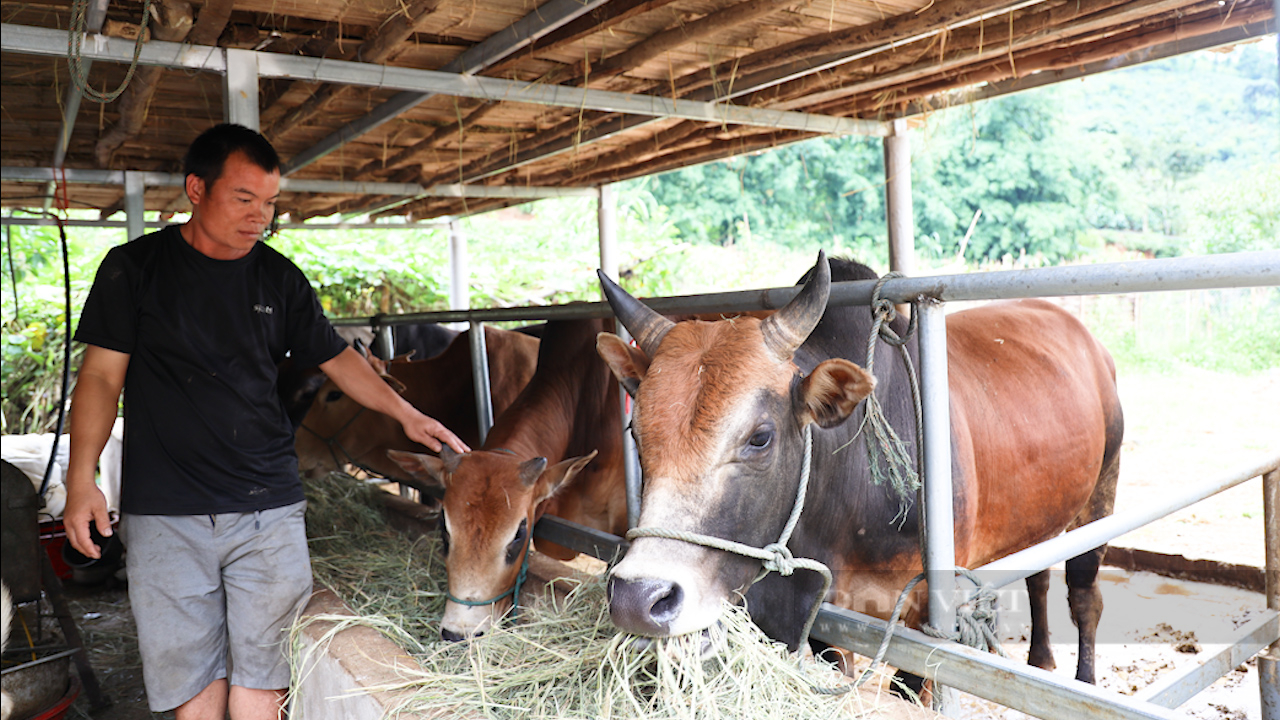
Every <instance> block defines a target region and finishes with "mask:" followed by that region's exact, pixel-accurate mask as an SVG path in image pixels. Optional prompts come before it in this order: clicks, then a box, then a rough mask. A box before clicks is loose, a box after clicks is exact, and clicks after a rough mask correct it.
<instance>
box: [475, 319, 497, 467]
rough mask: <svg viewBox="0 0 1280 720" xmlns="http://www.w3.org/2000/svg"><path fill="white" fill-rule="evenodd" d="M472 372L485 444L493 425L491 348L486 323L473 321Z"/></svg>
mask: <svg viewBox="0 0 1280 720" xmlns="http://www.w3.org/2000/svg"><path fill="white" fill-rule="evenodd" d="M470 341H471V372H472V376H473V377H474V378H475V390H476V419H477V420H478V421H479V423H480V443H481V444H482V445H483V444H484V440H485V438H487V437H488V436H489V428H491V427H493V395H492V394H490V391H489V350H488V348H487V346H486V345H487V344H486V343H485V337H484V323H482V322H480V321H479V320H472V321H471V332H470Z"/></svg>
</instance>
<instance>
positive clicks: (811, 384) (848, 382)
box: [800, 358, 876, 428]
mask: <svg viewBox="0 0 1280 720" xmlns="http://www.w3.org/2000/svg"><path fill="white" fill-rule="evenodd" d="M875 389H876V378H875V376H874V375H872V374H871V373H869V372H867V371H866V370H863V369H862V368H860V367H858V366H857V365H855V364H853V363H852V362H849V361H848V360H845V359H843V358H836V359H832V360H826V361H824V362H822V363H821V364H819V365H818V367H816V368H814V369H813V372H812V373H810V374H809V377H807V378H805V379H804V382H803V383H802V384H801V386H800V395H801V402H802V407H801V410H800V412H801V417H800V424H801V425H802V426H803V425H804V424H805V423H807V422H814V423H817V424H818V426H819V427H824V428H829V427H834V426H836V425H839V424H840V423H842V422H844V421H845V420H846V419H847V418H848V417H849V415H851V414H852V413H853V409H854V408H855V407H857V406H858V403H860V402H862V400H863V399H864V398H865V397H867V396H868V395H870V394H871V393H872V392H873V391H874V390H875Z"/></svg>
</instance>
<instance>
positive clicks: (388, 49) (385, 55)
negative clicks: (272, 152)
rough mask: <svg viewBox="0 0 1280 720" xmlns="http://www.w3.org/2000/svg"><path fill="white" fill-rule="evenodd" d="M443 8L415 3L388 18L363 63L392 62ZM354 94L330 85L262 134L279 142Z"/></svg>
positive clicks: (433, 1)
mask: <svg viewBox="0 0 1280 720" xmlns="http://www.w3.org/2000/svg"><path fill="white" fill-rule="evenodd" d="M439 7H440V0H414V2H413V4H412V5H410V6H408V7H405V8H401V9H399V10H397V11H396V12H394V13H392V15H391V16H390V17H388V18H386V19H385V20H384V21H383V22H382V24H381V25H379V26H378V27H377V28H376V29H375V30H374V31H373V33H372V34H371V35H370V36H369V37H367V38H365V41H364V42H363V43H361V44H360V49H359V50H357V51H356V57H357V58H360V60H361V62H367V63H373V64H375V65H377V64H381V63H384V62H386V61H387V60H389V59H390V58H391V57H392V55H394V54H395V52H396V51H397V50H399V49H400V46H401V45H402V44H403V43H404V42H405V41H406V40H408V39H409V38H410V37H411V36H412V35H413V33H415V32H416V31H417V30H418V28H419V27H420V26H421V24H422V23H423V22H424V21H426V19H427V18H428V17H430V16H431V15H432V14H433V13H434V12H435V11H436V10H437V9H439ZM351 91H352V88H351V86H349V85H327V86H325V87H322V88H320V89H319V90H318V91H316V93H315V94H313V95H312V96H311V97H310V98H308V99H307V101H306V102H304V103H302V104H301V105H299V106H298V107H296V108H294V109H293V110H292V111H291V112H289V113H287V114H286V115H285V116H284V117H282V118H280V120H279V121H277V122H276V123H275V124H274V125H272V126H271V127H270V128H267V129H266V130H264V132H263V134H264V135H266V136H267V137H269V138H271V139H272V140H279V139H280V138H281V137H283V136H285V135H287V134H289V133H290V132H292V131H293V130H295V129H297V128H299V127H301V126H303V125H305V124H307V122H308V121H310V120H311V118H313V117H315V116H316V115H317V114H319V113H321V112H323V111H324V110H325V108H327V107H329V105H330V104H332V103H333V102H334V101H335V100H337V99H338V98H340V97H342V96H343V95H345V94H347V93H349V92H351Z"/></svg>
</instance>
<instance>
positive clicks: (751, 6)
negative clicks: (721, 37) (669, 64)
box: [357, 0, 808, 177]
mask: <svg viewBox="0 0 1280 720" xmlns="http://www.w3.org/2000/svg"><path fill="white" fill-rule="evenodd" d="M807 1H808V0H803V2H802V3H801V4H807ZM786 7H787V6H786V5H779V4H778V3H777V2H776V0H746V2H740V3H737V4H735V5H731V6H729V7H727V8H724V9H722V10H719V11H717V12H713V13H709V14H707V15H704V16H703V17H701V18H698V19H697V20H694V21H693V22H689V23H684V24H681V25H678V26H677V27H674V28H671V29H669V30H664V31H662V32H659V33H657V34H655V35H653V36H651V37H649V38H648V39H646V40H644V41H643V42H640V43H638V44H636V45H634V46H632V47H631V48H630V49H628V50H624V51H623V52H621V53H618V54H616V55H613V56H611V57H609V58H608V59H606V60H602V61H600V62H598V63H597V64H595V65H591V63H590V61H589V60H584V61H583V62H581V63H579V64H578V65H577V66H576V67H575V68H574V69H573V70H572V71H571V74H570V75H569V76H568V77H566V78H563V79H560V80H559V82H562V83H577V81H580V80H581V81H590V82H591V83H594V82H596V81H599V80H602V79H605V78H609V77H613V76H615V75H618V74H620V73H622V72H624V71H626V70H629V69H631V68H633V67H635V66H637V65H639V64H641V63H643V62H646V61H648V60H650V59H652V58H655V57H657V56H659V55H661V54H662V53H664V52H669V51H671V50H674V49H676V48H678V47H680V46H681V45H686V44H688V43H692V42H697V41H699V40H702V39H703V38H705V37H707V36H708V35H710V34H712V33H714V32H720V31H722V30H724V29H725V28H726V27H732V26H735V25H740V24H743V23H747V22H751V21H754V20H758V19H760V18H761V17H764V16H765V15H769V14H770V13H775V12H780V11H782V10H784V9H786ZM546 80H548V78H546V77H544V78H541V79H540V82H541V81H546ZM493 107H494V106H486V107H484V108H481V109H479V110H477V111H475V113H474V116H472V117H467V118H465V119H464V120H463V121H462V122H461V123H459V124H460V125H461V127H463V128H465V127H467V126H468V125H469V124H471V123H472V122H475V121H477V120H478V119H479V118H481V117H484V116H485V115H487V114H488V113H489V112H490V111H491V110H492V109H493ZM457 133H458V127H457V126H450V127H448V128H441V129H440V130H437V131H436V132H434V133H432V134H431V135H430V136H428V137H426V138H424V139H422V140H420V141H418V142H417V143H414V144H413V145H411V146H409V147H407V148H405V149H403V150H401V151H400V152H398V153H396V154H395V155H393V156H391V157H390V158H388V159H387V160H386V161H385V162H383V161H373V162H370V163H367V164H365V166H364V167H362V168H360V170H359V171H357V177H359V176H361V175H363V174H366V173H373V172H377V171H380V170H387V169H390V168H396V167H400V166H403V165H406V164H409V163H412V162H414V160H415V158H417V157H419V156H420V155H421V154H423V153H427V152H430V151H432V150H433V149H434V148H435V146H436V145H438V144H439V143H441V142H444V141H446V140H448V139H449V138H451V137H453V136H454V135H456V134H457Z"/></svg>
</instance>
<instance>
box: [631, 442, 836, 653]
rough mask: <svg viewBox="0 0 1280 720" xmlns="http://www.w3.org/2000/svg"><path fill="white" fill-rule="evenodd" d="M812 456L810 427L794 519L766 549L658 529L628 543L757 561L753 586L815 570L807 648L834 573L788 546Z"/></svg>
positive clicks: (804, 634) (804, 633)
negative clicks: (818, 581) (644, 541)
mask: <svg viewBox="0 0 1280 720" xmlns="http://www.w3.org/2000/svg"><path fill="white" fill-rule="evenodd" d="M812 457H813V426H812V425H806V426H805V428H804V461H803V463H802V464H801V466H800V487H799V488H798V489H797V490H796V501H795V503H794V504H793V505H792V506H791V516H790V517H789V518H787V524H786V525H785V526H784V527H783V528H782V533H781V534H780V535H779V536H778V541H777V542H776V543H770V544H768V545H766V546H764V547H763V548H756V547H752V546H750V545H746V544H743V543H740V542H736V541H733V540H725V539H724V538H718V537H712V536H711V535H702V534H700V533H694V532H686V531H684V530H667V529H666V528H657V527H639V528H632V529H631V530H628V531H627V540H635V539H636V538H639V537H659V538H666V539H668V540H680V541H683V542H687V543H692V544H694V545H702V546H703V547H709V548H711V549H713V550H722V551H724V552H729V553H734V554H735V555H742V556H744V557H750V558H755V559H757V560H759V561H760V572H759V573H758V574H757V575H756V577H755V579H754V580H752V581H751V585H754V584H756V583H758V582H760V580H762V579H763V578H764V576H765V575H768V574H769V573H770V572H776V573H778V574H779V575H782V576H784V577H785V576H787V575H790V574H791V573H793V572H795V571H796V569H801V570H812V571H813V572H816V573H818V574H819V575H821V576H822V590H821V592H819V593H818V596H817V598H815V599H814V601H813V607H812V608H810V610H809V617H808V619H807V620H806V621H805V624H804V628H803V629H802V630H801V632H800V644H799V645H798V647H804V645H805V643H807V642H808V640H809V631H810V630H812V629H813V623H814V621H815V620H817V619H818V610H820V609H821V608H822V600H823V598H825V597H826V596H827V591H828V590H830V589H831V570H830V569H828V568H827V566H826V565H823V564H822V563H820V562H818V561H817V560H811V559H809V558H798V557H795V556H793V555H792V554H791V549H790V548H788V547H787V542H788V541H790V540H791V533H792V531H794V530H795V529H796V523H798V522H799V521H800V511H801V510H803V509H804V499H805V495H807V494H808V489H809V468H810V465H811V460H812ZM748 587H750V585H748ZM744 592H745V590H744Z"/></svg>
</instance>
